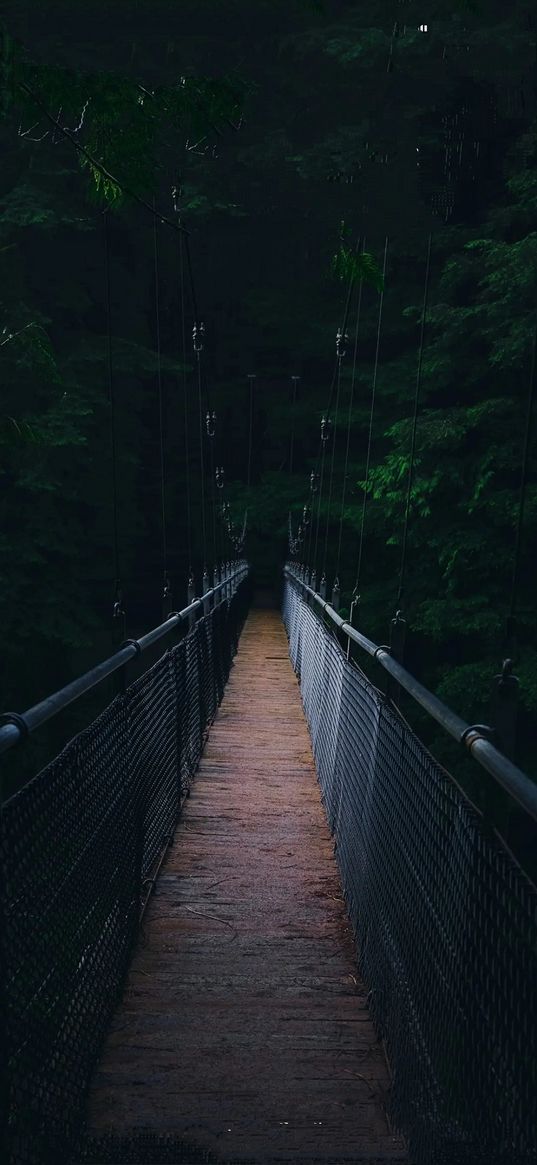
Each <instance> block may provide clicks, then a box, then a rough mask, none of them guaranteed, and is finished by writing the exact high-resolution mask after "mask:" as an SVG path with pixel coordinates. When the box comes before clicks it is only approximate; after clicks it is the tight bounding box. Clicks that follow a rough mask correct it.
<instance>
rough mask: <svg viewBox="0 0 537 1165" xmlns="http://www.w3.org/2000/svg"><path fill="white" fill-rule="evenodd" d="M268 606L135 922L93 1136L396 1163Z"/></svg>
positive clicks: (283, 1157)
mask: <svg viewBox="0 0 537 1165" xmlns="http://www.w3.org/2000/svg"><path fill="white" fill-rule="evenodd" d="M388 1086H389V1077H388V1072H387V1067H386V1063H385V1060H384V1056H383V1053H382V1049H381V1047H380V1045H379V1043H378V1041H377V1039H376V1037H375V1033H374V1030H373V1026H372V1023H371V1020H370V1018H369V1015H368V1011H367V1003H366V989H365V987H364V985H363V983H362V982H361V981H360V979H359V977H358V974H357V970H356V964H355V956H354V947H353V941H352V935H351V933H350V927H349V923H348V921H347V917H346V913H345V908H344V903H343V900H342V892H341V886H340V882H339V877H338V872H337V867H336V863H335V859H334V854H333V843H332V840H331V837H330V832H329V829H328V826H327V824H326V819H325V815H324V810H323V807H322V804H321V798H320V790H319V786H318V783H317V778H316V774H315V767H314V763H313V759H312V754H311V748H310V742H309V736H308V729H307V725H306V721H305V718H304V713H303V710H302V704H301V700H300V692H299V687H298V683H297V680H296V677H295V675H294V673H293V670H292V667H291V664H290V662H289V657H288V651H287V639H286V635H285V631H284V628H283V625H282V623H281V619H280V616H279V614H278V612H277V611H272V610H253V611H252V612H251V614H250V616H249V618H248V620H247V622H246V624H245V628H244V631H243V634H242V637H241V641H240V645H239V651H238V654H237V656H236V659H235V663H234V666H233V668H232V672H231V676H230V679H229V683H228V686H227V688H226V691H225V694H224V699H223V702H222V705H221V707H220V709H219V712H218V714H217V717H216V720H215V722H214V724H213V725H212V727H211V730H210V734H209V739H208V742H207V745H206V747H205V751H204V755H203V758H202V761H201V765H200V769H199V772H198V774H197V776H196V778H195V780H194V784H193V788H192V794H191V797H190V799H189V801H188V802H187V803H186V806H185V809H184V812H183V815H182V818H181V821H180V823H179V826H178V828H177V833H176V837H175V841H174V844H173V846H172V848H171V850H170V852H169V856H168V858H167V860H166V862H165V864H164V866H163V868H162V871H161V874H160V877H159V880H158V883H157V887H156V891H155V894H154V896H153V898H152V899H151V902H150V904H149V906H148V909H147V911H146V914H145V917H144V924H143V931H142V937H141V940H140V943H139V946H138V948H137V950H136V952H135V955H134V959H133V963H132V967H131V971H130V974H129V979H128V983H127V988H126V991H125V995H124V999H123V1003H122V1005H121V1006H120V1008H119V1009H118V1011H117V1013H116V1015H115V1018H114V1020H113V1023H112V1026H111V1030H110V1034H109V1038H108V1042H107V1045H106V1048H105V1052H104V1056H103V1058H102V1061H101V1064H100V1066H99V1069H98V1071H97V1073H96V1074H95V1078H94V1082H93V1087H92V1090H91V1096H90V1104H89V1126H90V1131H92V1132H94V1133H99V1132H102V1131H104V1130H106V1129H109V1130H113V1131H114V1132H115V1133H116V1134H126V1135H128V1134H132V1133H135V1132H136V1130H138V1129H141V1128H146V1129H152V1130H153V1131H154V1132H156V1133H162V1134H170V1133H173V1134H181V1135H184V1138H185V1140H187V1141H189V1142H191V1143H193V1144H195V1145H199V1146H203V1147H204V1148H206V1149H210V1150H211V1151H212V1152H214V1153H215V1154H217V1155H218V1157H219V1158H220V1159H226V1158H229V1159H234V1160H241V1159H245V1160H246V1159H247V1160H252V1159H253V1160H254V1161H259V1162H268V1161H276V1160H279V1161H296V1162H298V1161H300V1162H303V1163H305V1162H309V1161H313V1160H318V1161H326V1162H328V1161H332V1162H335V1161H339V1160H347V1161H364V1162H365V1161H369V1160H370V1159H373V1158H374V1159H375V1160H378V1159H380V1160H386V1161H387V1162H392V1163H393V1162H395V1161H397V1162H402V1161H406V1160H407V1158H406V1156H405V1153H404V1146H403V1143H402V1141H401V1139H400V1138H398V1137H395V1136H393V1135H392V1132H391V1130H390V1128H389V1125H388V1122H387V1118H386V1115H385V1098H386V1092H387V1089H388Z"/></svg>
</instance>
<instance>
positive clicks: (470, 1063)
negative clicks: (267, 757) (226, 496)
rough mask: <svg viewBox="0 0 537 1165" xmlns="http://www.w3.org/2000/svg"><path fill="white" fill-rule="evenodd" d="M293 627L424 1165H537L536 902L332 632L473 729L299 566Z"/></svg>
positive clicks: (500, 761)
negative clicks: (336, 607) (348, 618)
mask: <svg viewBox="0 0 537 1165" xmlns="http://www.w3.org/2000/svg"><path fill="white" fill-rule="evenodd" d="M322 612H324V614H325V615H326V616H327V617H328V621H329V622H328V626H327V625H326V624H325V622H324V620H323V619H322V618H320V617H319V616H320V615H321V613H322ZM284 621H285V625H286V629H287V634H288V636H289V641H290V654H291V660H292V663H293V666H294V668H295V670H296V672H297V673H298V675H299V678H300V685H301V693H302V699H303V703H304V709H305V713H306V717H307V720H308V725H309V730H310V735H311V740H312V747H313V752H314V757H315V761H316V766H317V772H318V776H319V782H320V786H321V790H322V796H323V801H324V804H325V808H326V812H327V817H328V822H329V825H330V828H331V830H332V833H333V835H334V837H335V843H336V857H337V860H338V864H339V868H340V872H341V878H342V883H343V888H344V893H345V898H346V901H347V906H348V909H349V914H350V918H351V921H352V924H353V927H354V930H355V935H356V945H357V956H358V962H359V965H360V969H361V971H362V974H363V977H364V979H365V982H366V984H367V986H368V988H369V1004H370V1009H371V1012H372V1015H373V1018H374V1020H375V1022H376V1024H377V1030H378V1032H379V1035H380V1036H381V1037H382V1038H383V1039H384V1040H385V1045H386V1050H387V1053H388V1057H389V1060H390V1064H391V1068H392V1072H393V1081H392V1089H391V1106H392V1115H393V1118H394V1121H395V1123H396V1124H397V1126H398V1127H399V1128H400V1129H401V1130H402V1131H403V1132H404V1133H405V1135H406V1136H407V1138H408V1142H409V1145H410V1150H411V1161H412V1162H413V1165H444V1163H445V1165H448V1162H449V1163H450V1165H452V1163H453V1165H456V1163H461V1165H462V1163H464V1165H474V1163H475V1162H482V1163H484V1162H487V1165H530V1162H533V1161H534V1160H535V1159H536V1158H537V1106H536V1105H535V1097H536V1096H537V992H536V984H537V890H536V888H535V887H534V886H533V884H532V883H531V881H530V880H529V878H528V877H527V876H526V875H525V873H524V872H523V871H522V869H521V868H520V867H519V865H518V864H517V862H516V861H515V860H514V858H513V856H512V855H511V853H510V852H509V850H508V849H507V848H506V847H505V846H504V845H503V843H502V841H501V839H500V838H498V836H497V835H496V834H494V832H493V831H492V830H491V829H489V828H488V827H487V826H486V824H485V823H484V822H483V820H482V817H481V815H480V814H479V813H478V811H477V810H476V809H475V808H474V807H473V806H472V805H471V803H470V802H469V801H468V800H467V799H466V797H465V795H464V793H463V792H462V791H461V790H460V788H459V786H458V785H457V784H456V782H455V781H454V780H453V779H452V778H451V777H450V775H449V773H447V772H446V770H445V769H443V768H442V767H441V766H440V765H439V764H438V763H437V762H436V761H435V760H434V758H433V757H432V756H431V754H430V753H429V752H428V750H427V749H426V748H425V746H424V745H423V744H422V743H421V741H420V740H419V739H418V738H417V736H416V735H415V733H414V732H413V731H412V730H411V729H410V728H409V727H408V725H407V724H406V723H405V721H404V720H403V718H402V717H401V716H400V715H399V713H398V711H397V709H396V708H395V707H394V706H393V704H392V703H391V702H390V701H389V700H388V699H387V698H386V697H385V696H384V695H383V694H382V693H380V692H379V691H378V689H377V688H375V687H374V685H373V684H372V683H370V681H369V680H368V679H367V678H366V676H365V675H364V674H363V673H362V672H361V671H360V670H359V669H358V668H357V667H356V666H355V665H354V664H353V662H352V661H349V660H348V659H347V658H346V654H345V651H344V650H343V649H342V647H341V645H340V642H339V641H338V639H337V637H336V636H335V635H333V634H332V630H331V627H330V623H331V624H332V626H333V627H337V628H339V629H340V630H342V631H344V632H345V634H346V635H348V636H349V638H351V639H352V640H353V641H354V642H355V643H356V644H357V645H358V646H360V647H362V648H363V649H364V650H365V651H367V652H368V654H369V655H371V656H374V657H375V658H377V659H378V660H379V663H381V664H382V665H383V666H384V667H385V668H386V670H388V671H390V673H391V674H392V675H393V676H394V678H395V679H397V681H398V682H399V683H400V684H401V685H402V686H403V687H405V688H406V690H407V691H409V692H410V694H411V695H414V697H415V698H416V699H418V700H419V702H420V704H422V706H423V707H426V708H428V710H429V711H430V712H431V714H432V715H435V719H437V720H438V721H439V723H443V724H444V726H445V727H447V729H448V731H451V732H452V734H453V735H457V736H459V739H466V740H468V736H469V735H470V726H468V725H465V724H464V721H462V720H460V718H459V717H456V716H454V714H453V713H451V712H450V710H449V709H447V708H445V706H444V705H442V704H441V703H440V701H437V700H436V699H435V697H434V696H432V695H431V693H428V692H427V691H426V689H424V688H422V686H421V685H418V684H417V682H416V681H415V680H414V679H413V677H411V676H410V675H409V673H408V672H406V671H405V669H404V668H401V667H400V666H399V665H397V664H395V662H394V661H393V660H391V658H390V657H389V655H388V653H387V651H386V649H383V648H380V649H379V648H377V647H376V645H375V644H373V643H371V641H369V640H366V639H365V637H364V636H362V635H360V633H359V632H356V631H355V630H354V629H353V628H352V627H350V625H349V624H346V623H345V621H344V620H343V619H341V618H340V617H339V616H338V615H337V614H336V612H335V611H333V610H332V608H330V607H329V605H328V604H327V603H326V602H325V601H324V600H323V599H321V598H320V596H319V595H316V594H315V593H314V592H313V591H312V590H311V588H309V587H308V586H306V585H305V583H304V581H303V580H302V579H301V578H300V576H299V575H298V573H297V572H296V570H295V569H294V568H293V567H287V568H286V584H285V589H284ZM392 664H393V665H394V666H393V667H392ZM465 734H467V735H466V736H465ZM478 743H479V745H480V748H479V751H478V753H477V757H476V758H477V759H479V760H480V761H481V763H482V764H485V767H486V768H487V769H488V771H489V772H492V773H493V774H494V775H495V773H496V771H498V772H499V773H500V775H501V778H502V783H503V784H504V785H505V786H506V787H509V788H510V790H511V789H513V791H514V792H516V794H517V799H518V801H519V802H520V803H521V804H524V805H525V807H526V808H527V811H528V813H532V816H534V813H533V810H534V806H535V801H534V796H533V792H534V788H533V787H532V788H528V786H531V782H530V781H529V778H527V777H526V776H525V774H523V773H521V772H520V770H517V769H516V768H515V766H512V765H511V764H510V762H509V761H507V758H504V757H502V756H501V754H499V753H497V750H495V749H494V748H493V746H492V745H491V744H490V743H489V742H488V741H486V742H485V741H481V740H479V741H478ZM485 744H486V748H485ZM474 749H475V744H474V745H473V747H472V752H474ZM504 762H505V763H504ZM513 769H515V776H516V783H514V784H512V783H511V775H512V770H513Z"/></svg>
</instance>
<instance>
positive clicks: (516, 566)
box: [507, 319, 537, 654]
mask: <svg viewBox="0 0 537 1165" xmlns="http://www.w3.org/2000/svg"><path fill="white" fill-rule="evenodd" d="M536 365H537V319H536V321H535V331H534V334H533V347H532V354H531V366H530V382H529V389H528V400H527V405H526V424H525V429H524V446H523V450H522V465H521V469H520V493H519V499H518V515H517V524H516V536H515V551H514V562H513V575H512V580H511V596H510V600H509V614H508V618H507V634H508V638H510V639H511V640H513V643H512V653H513V654H515V647H514V637H515V617H516V615H515V613H516V602H517V597H518V584H519V581H520V557H521V549H522V529H523V526H524V509H525V501H526V488H527V484H528V464H529V453H530V437H531V422H532V414H533V404H534V400H535V381H536Z"/></svg>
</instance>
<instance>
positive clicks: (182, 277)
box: [179, 234, 193, 578]
mask: <svg viewBox="0 0 537 1165" xmlns="http://www.w3.org/2000/svg"><path fill="white" fill-rule="evenodd" d="M179 272H180V290H181V338H182V344H183V406H184V422H185V492H186V523H187V529H186V538H187V549H188V576H189V578H191V577H192V565H193V564H192V502H191V497H190V448H189V420H188V390H187V375H186V320H185V270H184V256H183V235H182V234H180V235H179Z"/></svg>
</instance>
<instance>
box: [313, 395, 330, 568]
mask: <svg viewBox="0 0 537 1165" xmlns="http://www.w3.org/2000/svg"><path fill="white" fill-rule="evenodd" d="M330 425H331V422H330V418H329V417H327V416H326V415H324V416H323V419H322V421H321V475H320V480H319V499H318V502H317V523H316V529H315V550H314V554H313V569H314V571H315V577H316V578H317V549H318V545H319V530H320V526H321V505H322V499H323V481H324V466H325V460H326V444H327V441H328V438H329V436H330Z"/></svg>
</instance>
